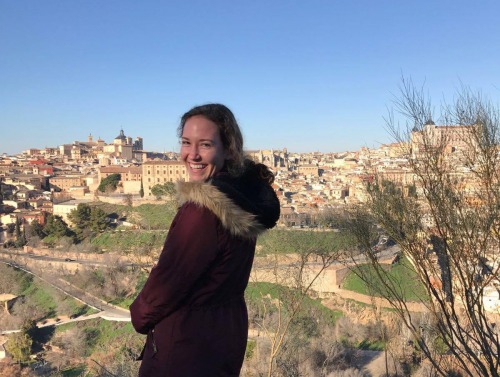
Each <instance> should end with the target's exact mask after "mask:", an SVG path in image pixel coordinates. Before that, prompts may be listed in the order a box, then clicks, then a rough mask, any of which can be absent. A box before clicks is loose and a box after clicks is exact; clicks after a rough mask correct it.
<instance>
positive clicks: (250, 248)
mask: <svg viewBox="0 0 500 377" xmlns="http://www.w3.org/2000/svg"><path fill="white" fill-rule="evenodd" d="M178 131H179V135H180V137H181V158H182V160H183V161H184V163H185V164H186V168H187V171H188V174H189V177H190V182H179V184H178V195H179V198H180V204H181V207H180V209H179V211H178V212H177V215H176V216H175V218H174V220H173V222H172V225H171V227H170V230H169V233H168V236H167V239H166V241H165V245H164V247H163V251H162V253H161V255H160V259H159V261H158V264H157V265H156V266H155V267H154V268H153V269H152V271H151V274H150V275H149V278H148V280H147V282H146V284H145V286H144V288H143V289H142V291H141V292H140V293H139V296H138V297H137V298H136V299H135V301H134V302H133V303H132V305H131V306H130V312H131V316H132V324H133V325H134V328H135V329H136V331H138V332H140V333H142V334H148V336H147V340H146V345H145V347H144V350H143V354H142V355H141V356H142V364H141V368H140V372H139V375H140V376H142V377H146V376H148V377H150V376H175V377H195V376H199V377H211V376H238V375H239V372H240V369H241V366H242V364H243V357H244V354H245V349H246V342H247V333H248V317H247V310H246V305H245V301H244V298H243V294H244V291H245V288H246V286H247V283H248V279H249V275H250V269H251V267H252V262H253V257H254V252H255V242H256V238H257V236H258V235H259V234H260V233H261V232H263V231H264V230H265V229H267V228H272V227H273V226H274V225H275V224H276V221H277V220H278V218H279V201H278V199H277V197H276V194H275V193H274V190H273V189H272V187H271V183H272V182H273V178H274V177H273V175H272V173H271V172H270V171H269V170H268V169H267V168H266V167H265V166H264V165H262V164H255V163H253V162H252V161H250V160H247V159H245V158H244V155H243V138H242V135H241V132H240V129H239V127H238V124H237V122H236V120H235V118H234V115H233V114H232V112H231V111H230V110H229V109H228V108H227V107H225V106H223V105H219V104H208V105H203V106H198V107H195V108H193V109H191V110H190V111H188V112H187V113H186V114H184V116H183V117H182V119H181V124H180V126H179V130H178Z"/></svg>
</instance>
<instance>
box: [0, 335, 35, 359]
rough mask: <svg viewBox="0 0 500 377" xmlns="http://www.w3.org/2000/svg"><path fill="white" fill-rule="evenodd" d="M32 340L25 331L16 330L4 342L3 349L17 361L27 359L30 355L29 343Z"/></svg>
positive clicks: (31, 342) (30, 343)
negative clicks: (16, 331)
mask: <svg viewBox="0 0 500 377" xmlns="http://www.w3.org/2000/svg"><path fill="white" fill-rule="evenodd" d="M32 344H33V340H32V339H31V337H30V336H29V335H28V334H27V333H26V332H23V331H21V332H18V333H14V334H12V335H10V337H9V340H8V341H7V343H6V344H5V349H6V350H7V352H8V353H9V354H10V355H11V356H12V358H13V359H14V360H15V361H17V362H21V363H23V362H26V361H29V358H30V355H31V345H32Z"/></svg>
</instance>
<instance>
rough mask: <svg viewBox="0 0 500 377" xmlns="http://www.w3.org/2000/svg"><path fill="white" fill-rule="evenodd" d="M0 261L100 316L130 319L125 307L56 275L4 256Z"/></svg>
mask: <svg viewBox="0 0 500 377" xmlns="http://www.w3.org/2000/svg"><path fill="white" fill-rule="evenodd" d="M0 262H1V263H5V264H7V265H9V266H11V267H14V268H17V269H19V270H22V271H24V272H26V273H29V274H32V275H33V276H36V277H37V278H39V279H40V280H42V281H45V282H46V283H48V284H50V285H52V286H53V287H55V288H56V289H58V290H60V291H61V292H63V293H64V294H66V295H68V296H70V297H72V298H74V299H76V300H78V301H80V302H82V303H84V304H85V305H87V306H90V307H91V308H93V309H96V310H99V311H100V312H101V313H100V316H101V317H102V318H105V319H109V320H116V321H127V320H130V312H129V311H128V310H127V309H123V308H120V307H117V306H114V305H112V304H110V303H107V302H106V301H104V300H102V299H100V298H98V297H96V296H94V295H92V294H91V293H89V292H86V291H84V290H83V289H80V288H78V287H76V286H75V285H72V284H71V283H69V282H67V281H66V280H63V279H61V278H59V277H57V276H54V275H51V274H49V273H47V272H44V271H41V270H35V269H32V268H28V267H27V266H24V265H21V264H20V263H18V262H16V261H13V260H8V259H6V258H2V257H0Z"/></svg>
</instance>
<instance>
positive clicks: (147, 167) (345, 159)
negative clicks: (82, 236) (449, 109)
mask: <svg viewBox="0 0 500 377" xmlns="http://www.w3.org/2000/svg"><path fill="white" fill-rule="evenodd" d="M468 127H469V128H470V127H472V126H455V127H450V126H437V125H435V124H434V123H433V122H432V121H430V122H428V124H426V125H425V128H424V129H423V130H422V131H414V132H412V135H411V140H408V141H407V142H400V143H393V144H385V145H381V146H380V147H378V148H374V149H369V148H361V149H360V150H358V151H351V152H332V153H320V152H311V153H294V152H293V151H288V150H287V149H286V148H283V149H282V150H273V149H262V150H248V151H246V153H247V155H248V156H250V157H251V158H252V159H254V160H255V161H257V162H260V163H263V164H265V165H267V166H268V167H269V168H270V169H271V170H272V171H273V172H274V173H275V177H276V178H275V182H274V188H275V191H276V193H277V195H278V198H279V200H280V203H281V218H280V221H279V224H280V225H282V226H295V227H311V226H313V227H314V226H317V225H318V218H319V217H321V215H322V214H324V213H325V212H328V211H330V210H335V209H338V208H341V207H342V206H343V205H345V204H354V203H364V202H366V200H367V193H366V184H367V182H370V181H371V180H373V179H374V176H375V175H376V176H377V177H379V178H382V179H384V178H387V179H390V180H391V181H393V182H397V183H398V184H399V185H401V187H402V188H404V190H408V188H409V187H412V186H415V190H416V191H417V192H418V191H421V189H422V188H421V187H419V184H418V180H417V179H416V177H415V174H414V173H412V172H411V169H410V168H409V165H408V164H409V161H408V157H409V156H408V154H409V153H410V154H412V155H418V154H419V153H420V150H419V148H420V149H422V146H421V144H422V141H421V133H422V132H425V133H427V134H429V135H430V136H431V137H432V138H433V139H434V140H440V139H442V138H444V137H445V138H446V139H447V140H448V141H447V145H446V148H445V150H444V153H445V154H446V155H448V156H449V157H450V159H452V160H454V161H456V169H455V170H456V175H457V177H458V178H460V180H461V182H462V183H461V184H462V185H463V189H464V191H465V192H470V193H471V194H472V193H474V192H475V186H476V184H477V181H476V180H475V179H474V178H473V176H472V175H470V174H468V172H470V167H467V166H465V163H464V162H461V159H460V156H461V155H463V153H464V152H466V151H467V149H470V148H471V145H470V144H469V143H467V142H466V138H465V137H464V136H465V135H466V134H467V129H468ZM112 174H119V175H120V180H119V183H118V187H117V189H116V190H115V191H114V192H112V193H101V192H99V191H98V190H97V188H98V187H99V185H100V183H101V182H102V180H103V179H105V178H106V177H109V176H110V175H112ZM186 179H187V173H186V169H185V167H184V164H183V163H182V162H181V161H179V154H178V153H175V152H168V153H157V152H147V151H144V150H143V139H142V138H141V137H136V138H135V140H132V138H131V137H129V136H126V135H125V133H124V130H120V132H119V134H118V136H116V138H115V139H114V140H112V141H111V142H110V143H106V142H105V141H104V140H102V139H100V138H99V139H97V140H94V138H93V136H92V135H89V136H88V139H87V141H75V142H73V143H69V144H63V145H60V146H58V147H53V148H44V149H37V148H30V149H28V150H25V151H23V152H22V153H19V154H17V155H13V156H7V155H5V154H4V155H2V156H0V185H1V194H2V198H3V204H2V205H1V207H0V221H1V223H2V224H4V225H5V224H9V223H15V222H16V220H17V219H19V220H22V221H23V222H27V223H30V222H31V221H33V219H38V221H39V222H40V223H41V224H44V223H45V220H46V217H47V215H48V214H54V215H58V216H61V217H63V219H64V220H66V221H67V214H68V213H69V212H70V211H71V210H73V209H76V207H77V206H78V204H79V203H86V202H90V201H93V200H96V199H98V200H100V201H109V202H113V203H120V202H123V201H124V200H125V199H127V200H132V201H133V202H135V204H136V205H137V204H140V203H145V202H147V201H151V200H154V199H155V198H154V195H153V194H152V192H151V189H152V188H153V187H154V186H155V185H161V184H165V183H167V182H175V181H177V180H186ZM141 190H142V191H141ZM141 194H142V195H141ZM428 225H429V226H431V225H432V224H430V223H429V224H428Z"/></svg>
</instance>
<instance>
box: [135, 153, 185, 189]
mask: <svg viewBox="0 0 500 377" xmlns="http://www.w3.org/2000/svg"><path fill="white" fill-rule="evenodd" d="M142 177H143V187H144V196H145V197H148V196H151V188H152V187H153V186H154V185H160V184H164V183H166V182H176V181H187V180H188V173H187V170H186V165H185V164H184V162H182V161H147V162H145V163H143V164H142Z"/></svg>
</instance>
